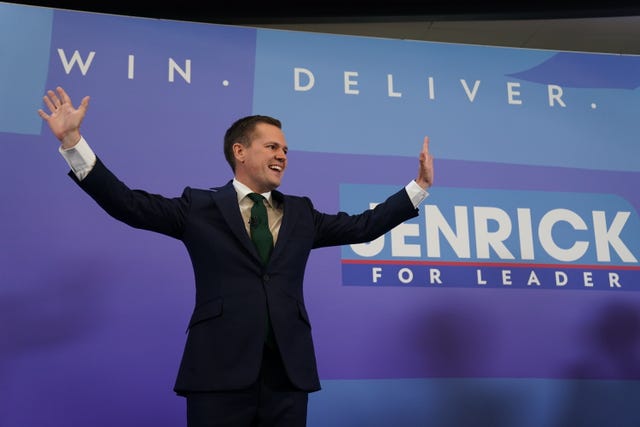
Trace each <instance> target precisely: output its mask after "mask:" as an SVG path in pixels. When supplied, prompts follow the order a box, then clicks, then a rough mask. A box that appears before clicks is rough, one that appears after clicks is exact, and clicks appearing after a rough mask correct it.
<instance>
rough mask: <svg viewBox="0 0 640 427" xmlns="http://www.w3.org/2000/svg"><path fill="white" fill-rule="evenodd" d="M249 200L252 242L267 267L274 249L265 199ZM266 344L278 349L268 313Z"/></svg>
mask: <svg viewBox="0 0 640 427" xmlns="http://www.w3.org/2000/svg"><path fill="white" fill-rule="evenodd" d="M249 198H250V199H251V200H253V207H252V208H251V219H250V220H249V229H250V231H251V240H253V243H254V244H255V245H256V248H257V249H258V254H260V258H261V259H262V264H264V265H266V264H267V261H269V256H271V250H272V249H273V236H272V235H271V231H270V230H269V219H268V217H267V208H266V207H265V206H264V197H263V196H262V195H260V194H257V193H249ZM265 342H266V344H267V345H268V346H269V347H271V348H275V347H276V344H275V339H274V336H273V330H272V329H271V321H270V320H269V314H268V312H267V327H266V335H265Z"/></svg>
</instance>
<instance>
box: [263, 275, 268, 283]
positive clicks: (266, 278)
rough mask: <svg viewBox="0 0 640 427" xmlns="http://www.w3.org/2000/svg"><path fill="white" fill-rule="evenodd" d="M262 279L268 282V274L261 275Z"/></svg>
mask: <svg viewBox="0 0 640 427" xmlns="http://www.w3.org/2000/svg"><path fill="white" fill-rule="evenodd" d="M262 281H264V282H268V281H269V275H268V274H265V275H264V276H262Z"/></svg>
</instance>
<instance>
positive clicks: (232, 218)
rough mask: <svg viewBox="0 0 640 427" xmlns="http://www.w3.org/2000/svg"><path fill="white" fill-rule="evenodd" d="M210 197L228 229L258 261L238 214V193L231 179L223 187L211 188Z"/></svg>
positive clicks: (253, 246) (240, 216) (255, 251)
mask: <svg viewBox="0 0 640 427" xmlns="http://www.w3.org/2000/svg"><path fill="white" fill-rule="evenodd" d="M211 197H212V198H213V200H214V202H215V203H216V205H217V206H218V209H219V210H220V213H221V214H222V217H223V218H224V220H225V221H226V223H227V225H228V226H229V229H230V230H231V231H232V232H233V234H234V235H235V236H236V237H237V238H238V240H239V241H240V243H241V244H242V245H243V246H244V247H245V248H247V250H248V251H249V252H251V253H252V254H253V256H255V258H256V259H257V260H258V261H260V257H259V255H258V251H257V250H256V247H255V245H254V244H253V242H252V241H251V237H250V236H249V233H247V229H246V228H245V225H244V220H243V219H242V215H241V214H240V206H238V195H237V193H236V189H235V188H234V187H233V183H232V181H229V183H227V184H226V185H225V186H223V187H219V188H216V189H213V191H212V192H211Z"/></svg>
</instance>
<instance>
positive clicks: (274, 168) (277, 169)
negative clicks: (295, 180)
mask: <svg viewBox="0 0 640 427" xmlns="http://www.w3.org/2000/svg"><path fill="white" fill-rule="evenodd" d="M269 169H271V170H272V171H276V172H282V171H283V170H284V168H283V167H282V166H280V165H270V166H269Z"/></svg>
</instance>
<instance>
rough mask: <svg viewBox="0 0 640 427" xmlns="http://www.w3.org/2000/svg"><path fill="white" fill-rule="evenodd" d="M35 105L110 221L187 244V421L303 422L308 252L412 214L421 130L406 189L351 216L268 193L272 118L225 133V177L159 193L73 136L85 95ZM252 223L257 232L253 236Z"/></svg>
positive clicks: (272, 172) (277, 129)
mask: <svg viewBox="0 0 640 427" xmlns="http://www.w3.org/2000/svg"><path fill="white" fill-rule="evenodd" d="M44 103H45V105H46V107H47V108H48V110H49V113H46V112H45V111H44V110H42V109H40V110H38V114H39V115H40V117H42V119H44V120H45V121H46V122H47V123H48V124H49V127H50V129H51V131H52V132H53V134H54V135H55V136H56V138H58V140H59V141H60V142H61V146H60V149H59V150H60V152H61V154H62V155H63V156H64V158H65V159H66V160H67V162H68V163H69V165H70V167H71V171H70V172H69V175H70V176H71V178H72V179H74V180H75V181H76V182H77V184H78V185H79V186H80V187H81V188H82V189H83V190H84V191H85V192H87V194H89V196H91V197H92V198H93V199H94V200H95V201H96V202H97V203H98V204H99V205H100V206H101V207H102V208H103V209H104V210H105V211H106V212H107V213H109V214H110V215H111V216H113V217H114V218H116V219H118V220H120V221H122V222H125V223H126V224H129V225H131V226H133V227H137V228H141V229H146V230H151V231H155V232H158V233H162V234H165V235H168V236H171V237H174V238H176V239H178V240H180V241H182V242H183V244H184V245H185V246H186V248H187V251H188V252H189V255H190V257H191V262H192V264H193V271H194V274H195V281H196V304H195V308H194V310H193V314H192V317H191V320H190V323H189V333H188V336H187V342H186V345H185V349H184V353H183V356H182V361H181V364H180V369H179V372H178V376H177V380H176V383H175V387H174V390H175V392H176V393H177V394H179V395H181V396H185V397H186V400H187V423H188V426H189V427H204V426H208V427H213V426H234V427H236V426H286V427H298V426H304V425H306V416H307V400H308V393H309V392H313V391H317V390H319V389H320V381H319V378H318V373H317V369H316V360H315V355H314V349H313V342H312V336H311V326H310V323H309V318H308V316H307V312H306V309H305V305H304V299H303V286H302V285H303V284H302V282H303V277H304V269H305V265H306V262H307V258H308V256H309V253H310V251H311V249H314V248H319V247H326V246H336V245H345V244H353V243H362V242H368V241H371V240H373V239H375V238H377V237H379V236H380V235H382V234H384V233H386V232H387V231H389V230H391V229H392V228H393V227H395V226H396V225H398V224H400V223H402V222H403V221H405V220H407V219H409V218H412V217H415V216H417V215H418V213H417V206H418V205H419V204H420V203H421V202H422V200H424V198H425V197H426V196H427V194H428V193H427V192H426V190H427V189H428V188H429V187H430V186H431V184H432V182H433V158H432V156H431V155H430V154H429V140H428V138H426V137H425V139H424V143H423V147H422V151H421V152H420V155H419V166H418V175H417V178H416V179H415V180H413V181H411V182H410V183H409V184H408V185H407V186H406V187H405V188H403V189H400V191H398V192H397V193H396V194H393V195H392V196H390V197H389V198H388V199H387V200H386V201H385V202H383V203H381V204H379V205H378V206H377V207H376V208H374V209H369V210H367V211H365V212H363V213H361V214H359V215H348V214H346V213H344V212H340V213H337V214H334V215H329V214H324V213H321V212H318V211H317V210H316V209H315V208H314V207H313V205H312V203H311V200H310V199H309V198H307V197H298V196H289V195H285V194H282V193H280V192H279V191H277V190H276V188H278V186H279V185H280V183H281V181H282V176H283V173H284V171H285V169H286V167H287V150H288V146H287V142H286V140H285V137H284V134H283V132H282V129H281V124H280V122H279V121H278V120H277V119H274V118H271V117H267V116H257V115H256V116H249V117H244V118H241V119H239V120H237V121H236V122H235V123H234V124H233V125H232V126H231V127H230V128H229V129H228V130H227V132H226V134H225V138H224V154H225V157H226V159H227V161H228V162H229V165H230V166H231V169H232V170H233V173H234V178H233V179H232V180H231V181H229V182H228V183H227V184H226V185H224V186H222V187H219V188H216V189H213V190H203V189H194V188H190V187H186V188H185V189H184V191H183V193H182V195H181V196H180V197H174V198H167V197H164V196H160V195H157V194H150V193H147V192H145V191H142V190H131V189H129V188H128V187H127V186H126V185H125V184H124V183H123V182H121V181H120V180H118V179H117V178H116V176H115V175H113V173H112V172H111V171H109V169H107V167H106V166H105V165H104V164H103V163H102V162H101V160H100V159H99V158H97V157H96V155H95V154H94V152H93V151H92V150H91V148H90V147H89V145H88V144H87V142H86V140H85V139H84V138H83V137H82V135H81V133H80V125H81V123H82V120H83V119H84V117H85V114H86V112H87V108H88V106H89V97H88V96H86V97H84V98H83V99H82V101H81V103H80V105H79V106H78V108H75V107H74V106H73V103H72V102H71V99H70V98H69V96H68V94H67V93H66V92H65V91H64V89H62V88H60V87H58V88H56V91H52V90H49V91H47V94H46V95H45V97H44ZM254 193H257V194H259V195H262V196H263V197H264V199H261V198H260V196H258V195H256V194H254ZM256 198H257V199H258V201H257V202H254V199H256ZM265 208H266V211H267V212H266V218H264V219H261V217H260V215H262V214H264V211H262V213H260V212H259V211H258V210H259V209H265ZM254 209H257V210H254ZM261 226H264V231H263V232H262V234H260V236H261V237H262V238H263V240H259V239H258V238H257V237H256V240H254V242H252V237H255V236H256V235H257V234H259V233H260V232H259V229H262V227H261ZM267 228H268V229H267ZM264 239H266V240H267V243H266V244H265V245H264V247H265V253H261V252H260V251H259V249H260V248H261V247H262V246H263V245H262V242H263V241H264ZM273 242H275V243H273Z"/></svg>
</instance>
